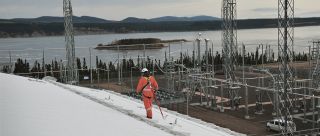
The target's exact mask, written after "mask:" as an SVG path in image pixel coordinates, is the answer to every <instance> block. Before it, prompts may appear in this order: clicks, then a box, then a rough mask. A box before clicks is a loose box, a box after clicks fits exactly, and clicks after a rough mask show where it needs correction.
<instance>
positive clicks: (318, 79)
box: [312, 40, 320, 88]
mask: <svg viewBox="0 0 320 136" xmlns="http://www.w3.org/2000/svg"><path fill="white" fill-rule="evenodd" d="M312 43H313V46H312V69H313V72H312V82H313V83H312V87H313V88H319V87H320V86H319V83H320V40H318V41H313V42H312Z"/></svg>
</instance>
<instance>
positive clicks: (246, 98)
mask: <svg viewBox="0 0 320 136" xmlns="http://www.w3.org/2000/svg"><path fill="white" fill-rule="evenodd" d="M245 54H246V48H245V45H244V44H242V79H243V84H245V89H246V92H245V107H246V115H245V116H244V118H245V119H249V118H250V116H249V107H248V97H249V95H248V86H247V82H246V80H245V79H244V57H245Z"/></svg>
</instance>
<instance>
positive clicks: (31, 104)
mask: <svg viewBox="0 0 320 136" xmlns="http://www.w3.org/2000/svg"><path fill="white" fill-rule="evenodd" d="M0 83H1V85H0V135H1V136H2V135H3V136H20V135H23V136H56V135H59V136H71V135H76V136H87V135H94V136H98V135H114V136H127V135H130V136H144V135H152V136H169V135H179V136H228V135H243V134H240V133H236V132H233V131H231V130H229V129H226V128H221V127H218V126H216V125H214V124H210V123H206V122H203V121H201V120H198V119H194V118H191V117H189V116H186V115H182V114H179V113H177V112H173V111H169V110H167V109H165V108H163V111H164V115H165V116H167V117H166V119H165V120H163V119H162V117H161V114H160V111H159V109H158V107H157V106H154V107H153V114H154V117H153V119H152V120H150V119H147V118H146V117H145V116H146V113H145V109H144V106H143V104H142V102H141V101H140V100H137V99H133V98H131V97H128V96H124V95H121V94H119V93H115V92H113V91H108V90H96V89H90V88H84V87H78V86H72V85H65V84H61V83H57V82H54V81H50V80H48V81H44V80H37V79H31V78H25V77H19V76H14V75H8V74H3V73H0ZM79 95H80V96H79ZM81 96H82V97H81Z"/></svg>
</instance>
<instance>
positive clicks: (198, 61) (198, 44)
mask: <svg viewBox="0 0 320 136" xmlns="http://www.w3.org/2000/svg"><path fill="white" fill-rule="evenodd" d="M197 46H198V54H197V55H198V59H197V65H198V67H200V64H201V62H200V61H201V56H200V54H201V52H200V38H199V39H197Z"/></svg>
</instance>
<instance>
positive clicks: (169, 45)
mask: <svg viewBox="0 0 320 136" xmlns="http://www.w3.org/2000/svg"><path fill="white" fill-rule="evenodd" d="M168 56H169V59H168V60H169V61H171V44H170V43H169V54H168Z"/></svg>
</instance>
